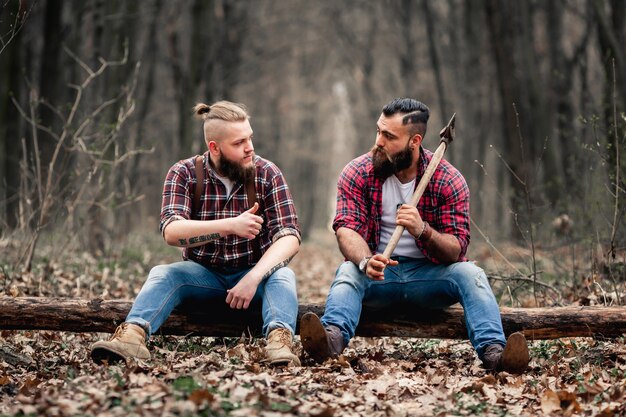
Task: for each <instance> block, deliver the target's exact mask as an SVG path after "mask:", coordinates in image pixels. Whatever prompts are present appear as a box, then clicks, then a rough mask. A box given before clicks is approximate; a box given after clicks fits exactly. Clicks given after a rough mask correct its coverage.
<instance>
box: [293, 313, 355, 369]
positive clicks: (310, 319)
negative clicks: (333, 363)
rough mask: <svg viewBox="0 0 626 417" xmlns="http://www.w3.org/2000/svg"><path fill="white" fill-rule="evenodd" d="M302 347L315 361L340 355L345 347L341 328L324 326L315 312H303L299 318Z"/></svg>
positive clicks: (322, 360)
mask: <svg viewBox="0 0 626 417" xmlns="http://www.w3.org/2000/svg"><path fill="white" fill-rule="evenodd" d="M300 339H301V340H302V347H303V348H304V350H305V351H306V353H308V354H309V356H310V357H312V358H313V360H315V361H316V362H324V361H325V360H326V359H328V358H336V357H337V356H339V355H341V352H343V349H344V348H345V347H346V346H345V343H344V341H343V335H342V334H341V330H339V328H338V327H335V326H328V327H326V328H324V326H323V325H322V322H321V321H320V318H319V317H317V315H316V314H315V313H305V314H304V315H303V316H302V319H300Z"/></svg>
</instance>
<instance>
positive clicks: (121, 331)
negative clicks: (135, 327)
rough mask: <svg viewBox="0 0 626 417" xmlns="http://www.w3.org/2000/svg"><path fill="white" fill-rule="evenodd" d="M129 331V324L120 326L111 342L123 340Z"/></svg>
mask: <svg viewBox="0 0 626 417" xmlns="http://www.w3.org/2000/svg"><path fill="white" fill-rule="evenodd" d="M127 329H128V323H122V324H120V325H119V326H117V329H115V333H113V336H111V338H110V339H109V342H110V341H112V340H115V339H118V338H121V337H122V336H123V335H124V333H126V330H127Z"/></svg>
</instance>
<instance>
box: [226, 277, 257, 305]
mask: <svg viewBox="0 0 626 417" xmlns="http://www.w3.org/2000/svg"><path fill="white" fill-rule="evenodd" d="M258 286H259V283H258V282H257V281H256V280H254V279H253V278H252V277H250V275H246V276H245V277H243V278H241V280H240V281H239V282H238V283H237V285H235V286H234V287H233V288H231V289H230V290H226V292H227V293H228V295H226V304H228V305H230V308H235V309H237V310H241V309H242V308H243V309H244V310H245V309H247V308H248V307H249V306H250V302H251V301H252V298H253V297H254V294H256V289H257V287H258Z"/></svg>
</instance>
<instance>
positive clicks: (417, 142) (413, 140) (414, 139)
mask: <svg viewBox="0 0 626 417" xmlns="http://www.w3.org/2000/svg"><path fill="white" fill-rule="evenodd" d="M423 139H424V138H423V137H422V135H420V134H419V133H416V134H414V135H413V137H412V138H411V145H413V146H417V147H419V146H420V145H421V144H422V140H423Z"/></svg>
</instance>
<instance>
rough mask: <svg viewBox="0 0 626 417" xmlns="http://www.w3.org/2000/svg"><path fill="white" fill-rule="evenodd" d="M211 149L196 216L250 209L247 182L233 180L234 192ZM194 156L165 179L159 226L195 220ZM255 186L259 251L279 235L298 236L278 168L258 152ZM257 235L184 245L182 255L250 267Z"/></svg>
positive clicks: (215, 264) (215, 263)
mask: <svg viewBox="0 0 626 417" xmlns="http://www.w3.org/2000/svg"><path fill="white" fill-rule="evenodd" d="M208 158H209V157H208V153H205V154H204V156H203V165H204V193H203V195H202V197H201V204H200V206H201V207H200V209H199V210H198V211H197V213H195V217H194V219H193V220H220V219H228V218H232V217H236V216H238V215H240V214H241V213H243V212H244V211H246V210H248V209H249V208H250V206H251V204H249V203H248V196H247V194H246V187H245V184H242V183H240V182H237V183H235V184H234V186H233V189H232V192H231V194H230V195H226V187H225V186H224V184H223V183H222V181H220V180H219V179H218V178H217V177H216V175H215V171H214V170H213V168H212V167H211V164H210V163H209V159H208ZM194 161H195V157H193V158H189V159H185V160H182V161H179V162H178V163H176V164H174V165H173V166H172V167H171V168H170V170H169V172H168V173H167V177H166V178H165V184H164V185H163V201H162V204H161V222H160V226H159V228H160V230H161V233H163V230H164V229H165V227H166V226H167V225H168V224H169V223H170V222H172V221H175V220H177V219H191V209H192V205H193V195H194V192H195V188H196V173H195V162H194ZM254 162H255V165H256V176H255V189H256V197H257V201H258V203H259V206H260V207H259V211H257V215H260V216H261V217H263V227H262V229H261V233H260V234H259V235H258V236H257V237H256V239H259V241H260V247H261V253H265V251H266V250H267V249H268V248H269V247H270V245H271V244H272V243H273V242H275V241H276V240H277V239H279V238H281V237H283V236H287V235H294V236H296V237H297V238H298V240H300V228H299V226H298V219H297V216H296V210H295V207H294V204H293V199H292V197H291V193H290V192H289V188H288V186H287V182H286V181H285V178H284V177H283V174H282V172H281V171H280V169H279V168H278V167H277V166H276V165H275V164H274V163H272V162H270V161H268V160H266V159H263V158H261V157H259V156H256V157H255V161H254ZM252 242H253V240H251V239H246V238H242V237H239V236H237V235H235V234H231V235H227V236H224V237H222V238H220V239H217V240H213V241H210V242H208V243H207V244H205V245H202V246H197V247H194V248H185V249H184V250H183V259H193V260H195V261H196V262H198V263H201V264H202V265H205V266H209V267H214V268H224V267H233V268H243V267H250V266H252V265H254V264H256V262H257V261H258V259H255V256H254V249H253V243H252Z"/></svg>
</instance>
